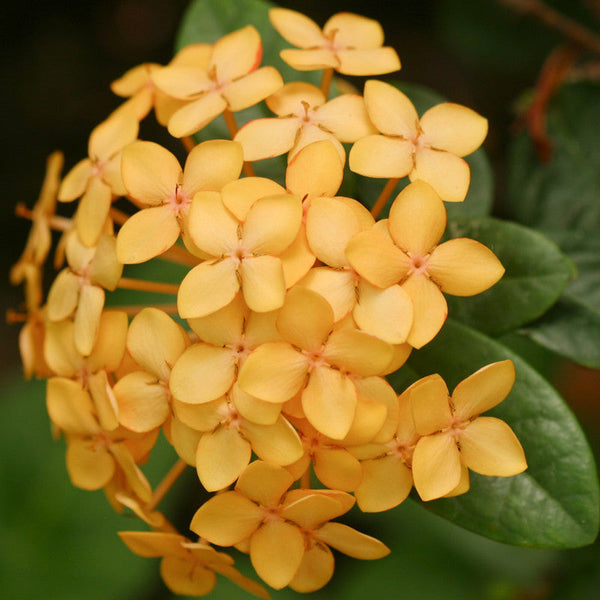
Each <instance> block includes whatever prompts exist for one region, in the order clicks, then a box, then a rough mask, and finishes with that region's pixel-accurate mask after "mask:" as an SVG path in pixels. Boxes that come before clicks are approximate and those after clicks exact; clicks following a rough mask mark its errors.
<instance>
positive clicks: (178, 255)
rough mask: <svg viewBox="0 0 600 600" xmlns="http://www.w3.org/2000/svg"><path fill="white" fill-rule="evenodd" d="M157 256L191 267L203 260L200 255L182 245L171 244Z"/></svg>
mask: <svg viewBox="0 0 600 600" xmlns="http://www.w3.org/2000/svg"><path fill="white" fill-rule="evenodd" d="M156 258H159V259H161V260H168V261H169V262H173V263H177V264H179V265H186V266H190V267H195V266H196V265H198V264H200V262H202V261H201V260H200V259H199V258H198V257H196V256H194V255H193V254H191V253H190V252H188V251H187V250H186V249H185V248H182V247H181V246H171V247H170V248H169V249H168V250H166V251H165V252H163V253H162V254H159V255H158V256H157V257H156Z"/></svg>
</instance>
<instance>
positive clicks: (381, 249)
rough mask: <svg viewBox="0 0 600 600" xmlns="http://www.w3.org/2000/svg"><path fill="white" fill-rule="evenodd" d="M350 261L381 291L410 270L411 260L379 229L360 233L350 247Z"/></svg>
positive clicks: (356, 269) (360, 273) (349, 244)
mask: <svg viewBox="0 0 600 600" xmlns="http://www.w3.org/2000/svg"><path fill="white" fill-rule="evenodd" d="M346 257H347V259H348V262H349V263H350V264H351V265H352V268H353V269H354V270H355V271H356V272H357V273H358V274H359V275H361V277H364V278H365V279H366V280H367V281H368V282H369V283H371V284H372V285H374V286H376V287H378V288H388V287H390V286H392V285H394V284H396V283H398V282H399V281H400V280H401V279H403V278H404V277H405V276H406V275H407V274H408V271H409V269H410V262H409V258H408V256H406V254H404V252H402V251H401V250H400V249H399V248H397V247H396V246H395V245H394V243H393V242H392V240H391V239H390V238H388V237H386V236H385V235H383V234H382V233H380V232H379V231H376V230H375V229H369V230H367V231H361V232H360V233H357V234H356V235H355V236H354V237H353V238H352V239H351V240H350V242H348V245H347V246H346Z"/></svg>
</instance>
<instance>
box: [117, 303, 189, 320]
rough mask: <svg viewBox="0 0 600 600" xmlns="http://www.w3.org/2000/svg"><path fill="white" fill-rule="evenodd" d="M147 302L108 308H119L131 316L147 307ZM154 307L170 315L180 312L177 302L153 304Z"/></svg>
mask: <svg viewBox="0 0 600 600" xmlns="http://www.w3.org/2000/svg"><path fill="white" fill-rule="evenodd" d="M146 306H148V305H147V304H124V305H122V306H118V305H117V306H107V307H106V308H107V309H110V310H119V311H121V312H124V313H126V314H127V315H129V316H130V317H132V316H135V315H137V314H138V313H139V312H140V311H141V310H142V309H143V308H146ZM152 307H153V308H158V309H160V310H162V311H163V312H166V313H168V314H170V315H176V314H179V313H178V311H177V305H176V304H153V305H152Z"/></svg>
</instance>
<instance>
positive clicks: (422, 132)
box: [349, 80, 488, 202]
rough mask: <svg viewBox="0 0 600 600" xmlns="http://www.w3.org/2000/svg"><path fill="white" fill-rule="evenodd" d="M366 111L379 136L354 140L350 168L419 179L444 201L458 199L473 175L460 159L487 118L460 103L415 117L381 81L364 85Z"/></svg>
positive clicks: (473, 146) (477, 142)
mask: <svg viewBox="0 0 600 600" xmlns="http://www.w3.org/2000/svg"><path fill="white" fill-rule="evenodd" d="M364 96H365V104H366V106H367V112H368V113H369V117H370V119H371V121H372V122H373V124H374V125H375V127H376V128H377V129H378V130H379V131H380V132H381V134H380V135H370V136H367V137H365V138H363V139H360V140H358V141H357V142H356V143H355V144H354V146H352V149H351V150H350V157H349V163H350V169H352V171H355V172H356V173H359V174H360V175H366V176H367V177H386V178H401V177H405V176H406V175H408V176H409V178H410V180H411V181H415V180H417V179H421V180H423V181H426V182H427V183H429V184H430V185H431V186H432V187H433V188H434V189H435V191H436V192H437V193H438V194H439V196H440V197H441V198H442V200H446V201H448V202H462V201H463V200H464V199H465V196H466V195H467V191H468V189H469V183H470V179H471V174H470V170H469V165H468V164H467V163H466V162H465V161H464V160H463V159H462V157H463V156H466V155H468V154H471V153H472V152H474V151H475V150H477V148H479V146H481V144H482V142H483V140H484V139H485V136H486V135H487V130H488V124H487V119H485V118H484V117H482V116H480V115H478V114H477V113H476V112H475V111H473V110H471V109H470V108H467V107H465V106H460V105H459V104H452V103H449V102H448V103H444V104H438V105H437V106H434V107H433V108H430V109H429V110H428V111H426V112H425V113H424V114H423V116H422V117H421V118H420V119H419V116H418V114H417V111H416V109H415V107H414V106H413V105H412V103H411V101H410V100H409V99H408V98H407V97H406V96H405V95H404V94H403V93H402V92H401V91H400V90H398V89H397V88H395V87H394V86H393V85H390V84H388V83H384V82H382V81H377V80H370V81H367V83H366V84H365V89H364Z"/></svg>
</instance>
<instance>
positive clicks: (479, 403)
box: [452, 360, 516, 421]
mask: <svg viewBox="0 0 600 600" xmlns="http://www.w3.org/2000/svg"><path fill="white" fill-rule="evenodd" d="M515 376H516V373H515V366H514V365H513V363H512V361H510V360H502V361H500V362H495V363H492V364H490V365H487V366H485V367H482V368H481V369H479V370H478V371H476V372H475V373H473V374H472V375H470V376H469V377H467V378H466V379H463V380H462V381H461V382H460V383H459V384H458V385H457V386H456V387H455V388H454V391H453V392H452V404H453V405H454V410H455V414H456V416H457V417H460V418H461V419H464V420H465V421H466V420H468V419H470V418H471V417H474V416H477V415H480V414H481V413H484V412H486V411H488V410H490V409H491V408H494V406H496V405H498V404H500V402H502V400H504V398H506V396H508V394H509V392H510V390H511V388H512V386H513V384H514V383H515Z"/></svg>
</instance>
